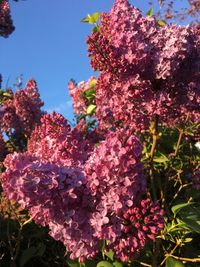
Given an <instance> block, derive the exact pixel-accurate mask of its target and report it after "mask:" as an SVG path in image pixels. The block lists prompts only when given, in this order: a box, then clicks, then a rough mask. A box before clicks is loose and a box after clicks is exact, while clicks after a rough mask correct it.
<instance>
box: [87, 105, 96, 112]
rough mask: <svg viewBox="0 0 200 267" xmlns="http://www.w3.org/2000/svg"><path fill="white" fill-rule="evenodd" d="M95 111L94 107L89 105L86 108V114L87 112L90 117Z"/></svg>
mask: <svg viewBox="0 0 200 267" xmlns="http://www.w3.org/2000/svg"><path fill="white" fill-rule="evenodd" d="M95 109H96V105H94V104H90V105H89V106H88V107H87V111H86V112H87V114H88V115H92V114H93V113H94V112H95Z"/></svg>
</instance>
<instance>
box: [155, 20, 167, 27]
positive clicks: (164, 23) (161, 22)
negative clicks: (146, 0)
mask: <svg viewBox="0 0 200 267" xmlns="http://www.w3.org/2000/svg"><path fill="white" fill-rule="evenodd" d="M157 24H158V25H159V26H160V27H164V26H165V25H166V24H167V23H166V21H164V20H163V19H158V20H157Z"/></svg>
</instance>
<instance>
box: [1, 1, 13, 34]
mask: <svg viewBox="0 0 200 267" xmlns="http://www.w3.org/2000/svg"><path fill="white" fill-rule="evenodd" d="M14 29H15V27H14V26H13V22H12V18H11V16H10V5H9V2H8V0H1V1H0V36H3V37H8V36H9V35H10V34H11V33H12V32H13V31H14Z"/></svg>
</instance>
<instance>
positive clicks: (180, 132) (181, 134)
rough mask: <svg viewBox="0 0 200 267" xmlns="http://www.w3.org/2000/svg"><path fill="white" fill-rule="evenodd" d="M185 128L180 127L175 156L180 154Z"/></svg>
mask: <svg viewBox="0 0 200 267" xmlns="http://www.w3.org/2000/svg"><path fill="white" fill-rule="evenodd" d="M183 133H184V131H183V129H180V130H179V137H178V142H177V145H176V150H175V153H174V157H176V156H177V154H178V150H179V147H180V144H181V140H182V137H183Z"/></svg>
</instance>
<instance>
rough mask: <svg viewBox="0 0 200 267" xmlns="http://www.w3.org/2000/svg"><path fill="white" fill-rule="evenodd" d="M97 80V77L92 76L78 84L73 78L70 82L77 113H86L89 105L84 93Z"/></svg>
mask: <svg viewBox="0 0 200 267" xmlns="http://www.w3.org/2000/svg"><path fill="white" fill-rule="evenodd" d="M94 81H96V78H95V77H93V76H92V77H90V78H89V80H88V81H87V82H84V81H83V82H80V83H79V84H78V85H77V84H76V83H75V82H74V80H71V81H70V82H69V84H68V89H69V93H70V95H71V97H72V101H73V106H74V112H75V113H76V114H85V113H86V108H87V105H88V100H87V99H86V98H85V97H84V95H83V93H84V92H86V91H88V90H89V89H90V88H91V83H92V82H94Z"/></svg>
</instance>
